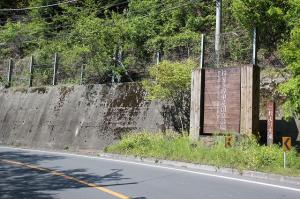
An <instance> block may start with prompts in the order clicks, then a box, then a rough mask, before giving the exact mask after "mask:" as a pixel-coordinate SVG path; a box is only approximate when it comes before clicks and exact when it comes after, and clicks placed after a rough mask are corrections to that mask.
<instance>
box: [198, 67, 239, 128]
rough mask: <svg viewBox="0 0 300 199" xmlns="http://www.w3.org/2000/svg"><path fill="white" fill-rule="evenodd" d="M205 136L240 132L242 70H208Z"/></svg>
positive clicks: (206, 78) (205, 96)
mask: <svg viewBox="0 0 300 199" xmlns="http://www.w3.org/2000/svg"><path fill="white" fill-rule="evenodd" d="M204 76H205V89H204V127H203V134H212V133H224V132H239V130H240V109H241V86H240V84H241V71H240V68H223V69H206V70H205V75H204Z"/></svg>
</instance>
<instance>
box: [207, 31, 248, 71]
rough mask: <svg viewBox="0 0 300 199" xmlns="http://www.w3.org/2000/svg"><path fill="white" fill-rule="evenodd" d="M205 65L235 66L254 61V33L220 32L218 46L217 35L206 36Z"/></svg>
mask: <svg viewBox="0 0 300 199" xmlns="http://www.w3.org/2000/svg"><path fill="white" fill-rule="evenodd" d="M204 48H205V51H204V67H218V68H222V67H235V66H241V65H245V64H251V63H252V50H253V44H252V34H251V33H249V32H247V31H235V32H228V33H222V34H220V45H219V46H216V43H215V35H212V34H209V35H206V36H205V47H204Z"/></svg>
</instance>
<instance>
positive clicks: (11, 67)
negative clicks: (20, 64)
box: [7, 59, 13, 87]
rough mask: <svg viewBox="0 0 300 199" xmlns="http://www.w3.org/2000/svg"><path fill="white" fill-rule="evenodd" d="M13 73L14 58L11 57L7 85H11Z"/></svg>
mask: <svg viewBox="0 0 300 199" xmlns="http://www.w3.org/2000/svg"><path fill="white" fill-rule="evenodd" d="M12 73H13V60H12V59H9V62H8V73H7V87H10V86H11V82H12Z"/></svg>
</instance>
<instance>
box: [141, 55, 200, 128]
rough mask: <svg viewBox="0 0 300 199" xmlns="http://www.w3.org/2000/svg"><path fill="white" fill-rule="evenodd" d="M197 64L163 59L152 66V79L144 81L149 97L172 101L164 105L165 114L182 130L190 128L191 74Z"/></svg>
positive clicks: (189, 61) (190, 61) (188, 61)
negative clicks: (169, 104)
mask: <svg viewBox="0 0 300 199" xmlns="http://www.w3.org/2000/svg"><path fill="white" fill-rule="evenodd" d="M196 66H197V64H196V63H195V62H194V61H192V60H185V61H181V62H171V61H163V62H161V63H159V64H158V65H154V66H152V67H151V68H150V70H149V72H150V79H148V80H145V81H143V87H144V88H145V90H146V91H147V92H148V98H149V99H151V100H155V99H158V100H164V101H167V102H170V103H171V106H167V107H164V115H165V116H166V118H168V119H169V122H172V123H173V124H174V126H175V128H177V130H180V131H183V130H188V129H189V112H190V106H189V104H190V86H191V74H192V71H193V70H194V68H196Z"/></svg>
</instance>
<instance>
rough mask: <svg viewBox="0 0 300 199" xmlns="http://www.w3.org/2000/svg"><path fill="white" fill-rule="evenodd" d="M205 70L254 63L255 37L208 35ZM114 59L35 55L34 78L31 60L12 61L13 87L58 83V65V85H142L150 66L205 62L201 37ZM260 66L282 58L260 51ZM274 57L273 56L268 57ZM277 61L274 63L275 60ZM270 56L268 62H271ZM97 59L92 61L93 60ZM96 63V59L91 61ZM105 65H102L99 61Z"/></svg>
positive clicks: (123, 51) (3, 68) (3, 76)
mask: <svg viewBox="0 0 300 199" xmlns="http://www.w3.org/2000/svg"><path fill="white" fill-rule="evenodd" d="M204 44H205V45H204V53H203V55H204V67H205V68H210V67H239V66H242V65H245V64H251V63H252V57H253V34H252V32H249V31H246V30H240V31H231V32H227V33H222V34H221V35H220V45H219V46H218V47H217V46H216V45H215V34H214V33H211V34H205V35H204ZM114 51H115V52H114V53H113V54H112V55H106V57H105V58H103V57H100V58H96V59H94V57H84V56H82V57H78V59H77V58H76V59H74V58H72V59H71V58H70V57H68V56H67V55H64V53H61V54H60V53H58V54H57V60H55V55H54V54H47V55H43V56H40V57H38V56H33V62H32V68H33V70H32V74H30V64H31V57H30V56H29V57H25V58H23V59H17V60H16V59H14V60H12V64H13V67H12V68H13V71H12V78H11V84H10V85H11V86H27V85H29V79H30V77H32V86H42V85H52V84H53V78H54V65H55V63H56V64H57V72H56V76H55V78H56V83H57V84H69V83H70V84H97V83H105V82H110V83H116V82H130V81H138V80H140V79H143V78H145V77H147V76H148V69H149V67H151V66H153V65H156V64H158V63H160V62H161V61H164V60H169V61H176V62H178V61H183V60H186V59H192V60H194V61H195V62H196V63H200V57H201V35H200V34H199V35H198V36H197V35H196V36H195V35H194V36H193V37H186V38H185V37H183V39H181V40H176V42H175V41H174V42H173V41H172V39H171V40H166V41H162V42H161V43H156V44H155V45H154V47H153V46H152V47H142V48H141V47H140V48H137V47H134V46H131V47H128V46H127V47H126V46H124V47H123V46H121V47H118V48H115V50H114ZM258 52H259V53H258V64H259V65H260V66H269V65H270V64H274V63H275V64H277V65H280V64H281V62H280V60H279V59H277V57H276V55H274V54H273V55H269V54H270V53H269V54H268V51H266V52H265V51H264V50H263V49H260V50H259V51H258ZM266 54H268V56H265V55H266ZM270 56H271V57H273V59H272V60H270V59H269V57H270ZM266 57H268V58H266ZM91 58H92V59H91ZM90 60H93V62H91V61H90ZM97 60H98V61H99V62H98V61H97ZM8 68H9V59H6V60H0V83H1V84H2V85H6V84H7V83H8V82H7V80H8V74H9V72H8Z"/></svg>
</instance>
